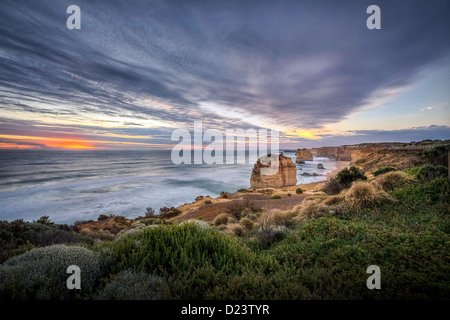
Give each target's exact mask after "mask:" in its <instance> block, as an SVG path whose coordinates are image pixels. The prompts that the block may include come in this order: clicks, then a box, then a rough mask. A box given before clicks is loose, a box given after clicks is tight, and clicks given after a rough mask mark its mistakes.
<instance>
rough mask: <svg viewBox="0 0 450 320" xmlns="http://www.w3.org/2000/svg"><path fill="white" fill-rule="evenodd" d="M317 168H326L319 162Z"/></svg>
mask: <svg viewBox="0 0 450 320" xmlns="http://www.w3.org/2000/svg"><path fill="white" fill-rule="evenodd" d="M317 169H325V168H324V166H323V164H321V163H318V164H317Z"/></svg>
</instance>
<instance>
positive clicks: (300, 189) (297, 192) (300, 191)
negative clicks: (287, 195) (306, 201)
mask: <svg viewBox="0 0 450 320" xmlns="http://www.w3.org/2000/svg"><path fill="white" fill-rule="evenodd" d="M295 193H296V194H301V193H303V190H302V188H297V189H295Z"/></svg>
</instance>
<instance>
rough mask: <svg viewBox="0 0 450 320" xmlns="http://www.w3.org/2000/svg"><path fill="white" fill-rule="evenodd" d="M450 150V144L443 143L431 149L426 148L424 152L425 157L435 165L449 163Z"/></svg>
mask: <svg viewBox="0 0 450 320" xmlns="http://www.w3.org/2000/svg"><path fill="white" fill-rule="evenodd" d="M449 151H450V144H441V145H437V146H434V147H431V148H430V149H425V150H424V151H423V152H422V155H423V157H424V158H425V159H426V160H427V161H428V162H430V163H431V164H434V165H442V166H447V165H448V153H449Z"/></svg>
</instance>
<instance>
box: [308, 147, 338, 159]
mask: <svg viewBox="0 0 450 320" xmlns="http://www.w3.org/2000/svg"><path fill="white" fill-rule="evenodd" d="M337 148H338V147H321V148H314V149H312V150H311V152H312V153H313V154H314V155H316V157H325V158H335V157H336V151H337Z"/></svg>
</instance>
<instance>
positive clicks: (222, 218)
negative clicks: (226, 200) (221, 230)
mask: <svg viewBox="0 0 450 320" xmlns="http://www.w3.org/2000/svg"><path fill="white" fill-rule="evenodd" d="M230 219H231V217H230V215H229V214H228V213H221V214H219V215H218V216H217V217H215V218H214V221H213V223H214V225H215V226H219V225H221V224H227V223H228V222H229V221H230Z"/></svg>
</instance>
